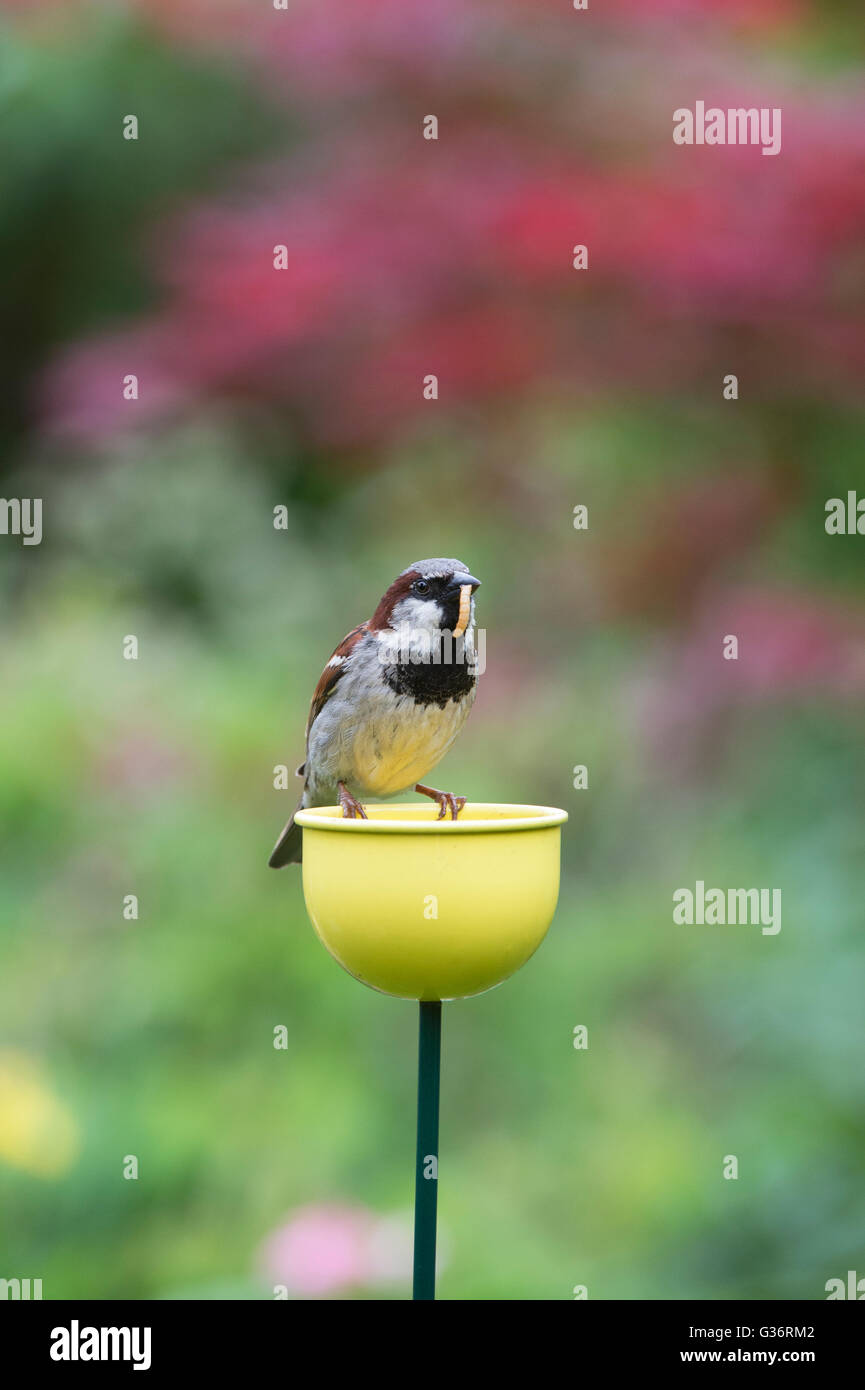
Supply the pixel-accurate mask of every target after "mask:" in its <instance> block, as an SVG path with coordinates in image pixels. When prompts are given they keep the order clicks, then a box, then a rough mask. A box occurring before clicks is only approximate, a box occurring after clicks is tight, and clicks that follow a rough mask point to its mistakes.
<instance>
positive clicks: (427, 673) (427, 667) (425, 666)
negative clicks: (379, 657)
mask: <svg viewBox="0 0 865 1390" xmlns="http://www.w3.org/2000/svg"><path fill="white" fill-rule="evenodd" d="M453 646H454V647H455V646H456V644H455V643H454V644H453ZM434 654H435V653H434ZM437 655H438V656H439V660H438V661H433V660H428V661H418V662H409V661H400V662H394V663H393V664H389V665H386V666H384V667H383V668H382V670H383V674H384V678H385V680H386V682H387V684H388V685H389V686H390V688H391V690H392V691H393V692H394V694H395V695H408V696H409V697H410V698H411V699H412V700H414V702H415V704H418V705H438V707H439V709H444V707H445V705H446V704H447V703H448V701H449V700H462V699H464V698H465V696H466V695H469V694H470V693H471V691H472V690H473V689H474V686H475V683H476V681H477V674H476V672H475V668H474V666H470V665H469V664H468V662H467V661H466V660H465V659H463V660H462V661H456V660H455V659H454V656H453V655H451V659H450V661H447V660H445V655H446V653H445V652H444V643H442V644H441V645H440V650H439V652H438V653H437Z"/></svg>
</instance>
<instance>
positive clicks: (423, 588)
mask: <svg viewBox="0 0 865 1390" xmlns="http://www.w3.org/2000/svg"><path fill="white" fill-rule="evenodd" d="M414 591H415V593H416V594H428V593H429V584H427V582H426V580H425V579H416V580H415V585H414Z"/></svg>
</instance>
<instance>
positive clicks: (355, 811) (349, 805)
mask: <svg viewBox="0 0 865 1390" xmlns="http://www.w3.org/2000/svg"><path fill="white" fill-rule="evenodd" d="M337 791H338V793H339V804H340V806H341V807H342V816H343V820H357V818H358V816H359V817H360V819H361V820H369V816H368V815H367V813H366V811H365V810H364V809H363V807H362V806H361V804H360V802H359V801H358V800H357V798H356V797H353V796H352V794H351V792H350V791H349V789H348V787H347V786H346V785H345V783H344V782H338V783H337Z"/></svg>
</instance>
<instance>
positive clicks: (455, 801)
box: [415, 782, 466, 820]
mask: <svg viewBox="0 0 865 1390" xmlns="http://www.w3.org/2000/svg"><path fill="white" fill-rule="evenodd" d="M415 791H416V792H420V794H421V796H430V797H432V799H433V801H437V802H438V808H439V813H438V815H437V816H436V820H444V819H445V816H446V815H447V813H448V811H450V813H451V820H456V818H457V816H458V815H459V813H460V811H461V810H462V809H463V807H464V806H465V804H466V798H465V797H464V796H454V794H453V792H440V791H437V790H436V788H435V787H424V786H423V785H422V784H421V783H420V782H418V784H417V786H416V787H415Z"/></svg>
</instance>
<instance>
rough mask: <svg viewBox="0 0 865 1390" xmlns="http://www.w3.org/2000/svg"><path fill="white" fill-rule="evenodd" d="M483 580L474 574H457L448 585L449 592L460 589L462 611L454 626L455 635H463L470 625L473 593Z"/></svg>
mask: <svg viewBox="0 0 865 1390" xmlns="http://www.w3.org/2000/svg"><path fill="white" fill-rule="evenodd" d="M480 584H481V581H480V580H479V579H475V577H474V575H473V574H455V575H454V577H453V579H452V580H451V582H450V584H449V585H448V592H449V593H456V592H457V591H459V596H460V612H459V617H458V618H457V625H456V627H455V628H454V637H462V635H463V633H464V632H465V630H466V628H467V627H468V625H469V618H470V617H471V613H472V594H473V593H474V591H475V589H479V588H480Z"/></svg>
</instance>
